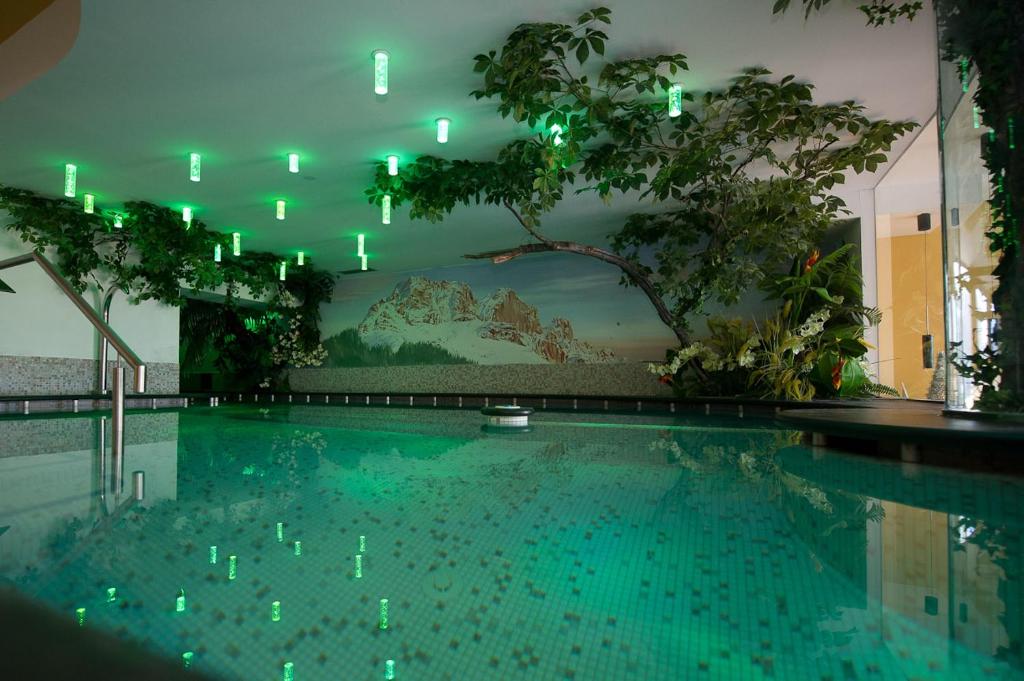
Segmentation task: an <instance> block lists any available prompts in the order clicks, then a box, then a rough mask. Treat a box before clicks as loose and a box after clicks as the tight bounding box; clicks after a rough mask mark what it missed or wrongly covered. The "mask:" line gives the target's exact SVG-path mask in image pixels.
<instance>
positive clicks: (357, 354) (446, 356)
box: [323, 329, 473, 367]
mask: <svg viewBox="0 0 1024 681" xmlns="http://www.w3.org/2000/svg"><path fill="white" fill-rule="evenodd" d="M323 345H324V350H325V351H326V354H327V364H328V366H332V367H384V366H411V365H424V364H429V365H436V364H472V363H473V362H470V361H469V360H468V359H466V358H465V357H460V356H458V355H453V354H452V353H450V352H448V351H447V350H445V349H444V348H439V347H437V346H436V345H433V344H431V343H403V344H402V345H401V347H399V348H398V349H397V350H392V349H391V348H390V347H388V346H386V345H375V346H370V345H367V344H366V342H365V341H364V340H363V339H362V338H361V337H360V335H359V331H358V330H357V329H345V330H344V331H340V332H339V333H336V334H334V335H333V336H331V337H330V338H326V339H324V343H323Z"/></svg>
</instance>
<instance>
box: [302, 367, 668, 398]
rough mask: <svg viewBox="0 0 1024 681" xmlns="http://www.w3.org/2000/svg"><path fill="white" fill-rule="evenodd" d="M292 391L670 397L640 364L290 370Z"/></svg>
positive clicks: (665, 388) (664, 387)
mask: <svg viewBox="0 0 1024 681" xmlns="http://www.w3.org/2000/svg"><path fill="white" fill-rule="evenodd" d="M289 378H290V381H291V389H292V390H293V391H295V392H342V393H344V392H356V391H358V392H371V393H385V392H391V393H430V392H434V393H463V394H474V393H476V394H484V393H490V394H493V395H507V394H517V393H518V394H520V395H622V396H628V397H671V396H672V391H671V390H670V389H669V388H668V387H667V386H664V385H662V384H660V383H658V381H657V380H656V378H655V376H654V375H653V374H651V373H650V372H649V371H647V364H646V363H625V362H623V363H621V364H600V365H596V364H502V365H496V366H488V365H479V364H450V365H426V366H397V367H353V368H341V367H330V368H314V369H292V370H291V371H290V372H289Z"/></svg>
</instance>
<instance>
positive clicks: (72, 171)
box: [64, 163, 78, 199]
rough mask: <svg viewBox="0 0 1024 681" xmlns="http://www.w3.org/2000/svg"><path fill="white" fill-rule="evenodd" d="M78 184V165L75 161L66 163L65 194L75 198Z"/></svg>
mask: <svg viewBox="0 0 1024 681" xmlns="http://www.w3.org/2000/svg"><path fill="white" fill-rule="evenodd" d="M77 186H78V166H76V165H75V164H74V163H66V164H65V165H64V196H66V197H68V198H69V199H73V198H75V189H76V187H77Z"/></svg>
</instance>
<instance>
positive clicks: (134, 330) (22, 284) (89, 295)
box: [0, 217, 178, 364]
mask: <svg viewBox="0 0 1024 681" xmlns="http://www.w3.org/2000/svg"><path fill="white" fill-rule="evenodd" d="M3 224H5V217H0V260H3V259H6V258H9V257H12V256H16V255H21V254H23V253H27V252H29V251H30V250H32V249H31V246H30V245H28V244H25V243H23V242H22V241H21V240H20V239H19V238H18V237H17V236H16V235H15V234H13V233H12V232H8V231H6V230H4V229H3V228H2V225H3ZM0 279H2V280H3V281H5V282H6V283H7V284H8V285H9V286H11V288H13V289H14V290H15V291H16V293H15V294H10V293H0V328H2V333H0V356H5V355H6V356H16V357H67V358H73V359H91V360H95V359H97V358H98V354H97V351H98V347H99V343H98V335H97V333H96V331H95V330H94V329H93V327H92V325H91V324H89V322H88V321H86V319H85V317H84V316H83V315H82V314H81V313H80V312H79V311H78V310H77V309H75V307H74V305H73V304H72V303H71V301H70V300H68V298H67V297H66V296H65V295H64V294H63V293H62V292H61V290H60V289H59V288H57V286H56V284H54V283H53V282H52V281H51V280H50V278H49V277H47V276H46V274H44V273H43V271H42V270H41V269H39V267H37V266H35V265H34V264H26V265H21V266H19V267H15V268H12V269H7V270H3V271H0ZM83 297H84V298H85V299H86V300H87V301H89V302H90V303H92V304H93V305H94V306H95V307H96V309H99V306H100V302H101V294H100V292H99V290H98V289H97V288H96V287H95V286H94V285H93V286H90V287H89V288H88V289H87V290H86V291H85V293H84V294H83ZM110 325H111V326H112V327H113V328H114V330H115V331H117V333H118V334H120V336H121V337H122V338H123V339H124V340H125V342H126V343H128V345H129V347H131V348H132V349H133V350H135V352H136V353H137V354H138V355H139V357H141V358H142V360H143V361H144V362H147V363H157V362H165V363H174V364H177V362H178V308H176V307H172V306H170V305H164V304H162V303H156V302H153V301H147V302H145V303H142V304H140V305H131V304H129V303H128V302H127V300H126V298H125V296H124V295H123V294H121V293H118V294H115V297H114V302H113V304H112V305H111V307H110ZM111 359H113V357H112V358H111Z"/></svg>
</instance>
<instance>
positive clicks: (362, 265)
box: [359, 253, 367, 272]
mask: <svg viewBox="0 0 1024 681" xmlns="http://www.w3.org/2000/svg"><path fill="white" fill-rule="evenodd" d="M359 260H360V263H359V269H360V270H362V271H363V272H365V271H366V269H367V268H366V254H365V253H363V254H362V255H361V256H359Z"/></svg>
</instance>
